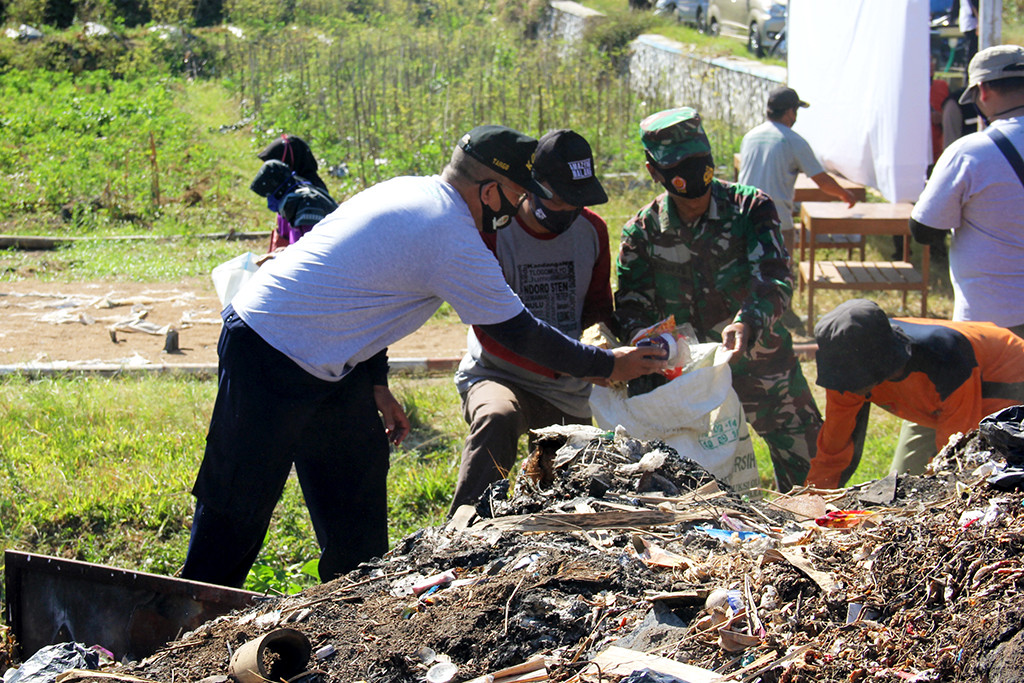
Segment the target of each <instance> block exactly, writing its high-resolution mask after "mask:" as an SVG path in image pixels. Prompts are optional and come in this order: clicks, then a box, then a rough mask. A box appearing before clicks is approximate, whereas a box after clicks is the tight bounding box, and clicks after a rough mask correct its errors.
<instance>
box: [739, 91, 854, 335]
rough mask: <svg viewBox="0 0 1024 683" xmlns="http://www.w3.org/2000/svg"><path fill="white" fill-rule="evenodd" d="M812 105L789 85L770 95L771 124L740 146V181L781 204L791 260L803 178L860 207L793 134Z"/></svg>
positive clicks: (790, 322)
mask: <svg viewBox="0 0 1024 683" xmlns="http://www.w3.org/2000/svg"><path fill="white" fill-rule="evenodd" d="M808 106H810V105H808V104H807V103H806V102H804V101H803V100H801V99H800V97H799V96H798V95H797V94H796V90H793V89H792V88H787V87H785V86H780V87H778V88H775V89H774V90H772V91H771V93H769V95H768V108H767V112H766V116H767V117H768V120H767V121H765V122H764V123H762V124H760V125H759V126H757V127H755V128H752V129H751V130H750V131H749V132H748V133H747V134H746V135H744V136H743V142H742V143H741V144H740V175H739V182H740V184H741V185H752V186H754V187H756V188H758V189H759V190H761V191H763V192H764V193H765V194H767V195H768V196H769V197H771V198H772V200H773V201H774V202H775V206H776V208H778V210H779V227H780V229H781V230H782V238H783V241H784V243H785V245H786V251H788V252H789V255H790V260H791V261H792V256H793V248H794V245H795V244H796V240H795V238H794V226H793V211H794V207H793V197H794V194H795V191H796V190H795V188H796V177H797V175H798V174H799V173H803V174H804V175H806V176H808V177H809V178H810V179H811V180H813V181H814V182H815V183H816V184H817V186H818V187H819V188H821V190H822V192H824V193H825V194H827V195H829V196H831V197H835V198H836V199H838V200H840V201H844V202H846V203H847V205H848V206H853V205H854V204H856V203H857V199H856V198H855V197H854V196H853V194H852V193H851V192H850V191H849V190H847V189H846V188H845V187H843V186H842V185H840V184H839V183H837V182H836V180H835V178H833V177H832V176H830V175H829V174H828V173H826V172H825V169H824V168H823V167H822V165H821V162H819V161H818V159H817V157H815V156H814V152H813V151H812V150H811V146H810V145H809V144H808V143H807V141H806V140H804V139H803V138H802V137H800V135H799V134H798V133H796V132H795V131H794V130H793V124H795V123H796V115H797V111H798V110H799V109H802V108H804V107H808ZM782 320H783V323H784V324H786V326H787V327H794V326H796V327H799V326H800V325H799V320H797V319H796V316H795V315H794V314H793V313H792V311H791V310H789V311H787V312H786V313H785V314H784V315H783V318H782Z"/></svg>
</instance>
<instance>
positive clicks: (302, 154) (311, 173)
mask: <svg viewBox="0 0 1024 683" xmlns="http://www.w3.org/2000/svg"><path fill="white" fill-rule="evenodd" d="M256 156H257V157H259V159H260V160H261V161H263V162H267V161H273V160H276V161H281V162H283V163H285V164H287V165H288V167H289V168H290V169H291V170H292V172H293V173H294V174H295V175H296V176H297V177H298V182H299V183H300V184H301V183H302V181H306V182H308V183H310V184H312V185H314V186H315V187H317V188H319V189H320V190H322V191H323V193H324V194H325V195H327V197H328V198H330V193H329V192H328V191H327V185H326V184H325V183H324V181H323V179H322V178H321V177H320V175H319V174H318V173H317V168H318V164H317V162H316V157H315V156H314V155H313V150H311V149H310V148H309V145H308V144H307V143H306V141H305V140H303V139H302V138H300V137H298V136H297V135H289V134H288V133H283V134H282V135H281V136H280V137H279V138H277V139H276V140H274V141H273V142H271V143H270V144H269V145H267V146H266V147H264V148H263V151H261V152H260V153H259V154H257V155H256ZM261 170H262V169H261ZM332 201H333V199H332ZM306 230H308V227H307V228H306ZM304 232H305V231H302V230H296V228H295V226H293V225H291V224H290V223H289V222H288V220H287V219H286V218H285V217H284V216H283V215H281V213H278V214H277V227H276V228H275V229H274V231H273V232H272V233H270V248H269V249H268V250H267V251H268V252H274V251H277V250H278V249H280V248H283V247H287V246H288V245H289V244H291V243H292V242H294V241H296V240H297V239H298V238H299V237H301V236H302V234H304Z"/></svg>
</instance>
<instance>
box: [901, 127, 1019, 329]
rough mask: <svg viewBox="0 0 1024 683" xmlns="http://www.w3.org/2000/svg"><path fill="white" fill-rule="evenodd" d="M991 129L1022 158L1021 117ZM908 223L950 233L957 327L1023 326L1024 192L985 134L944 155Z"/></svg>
mask: <svg viewBox="0 0 1024 683" xmlns="http://www.w3.org/2000/svg"><path fill="white" fill-rule="evenodd" d="M992 126H993V127H995V128H997V129H998V130H999V131H1001V132H1002V133H1003V135H1005V136H1006V137H1007V138H1009V140H1010V142H1011V143H1013V146H1014V147H1016V148H1017V151H1018V152H1019V153H1021V154H1024V117H1013V118H1008V119H1000V120H997V121H993V122H992ZM910 215H911V216H912V217H913V219H914V220H916V221H917V222H918V223H921V224H923V225H927V226H928V227H930V228H936V229H937V230H952V231H953V237H952V240H950V247H949V275H950V280H951V281H952V283H953V295H954V300H953V320H970V321H975V322H992V323H995V324H996V325H999V326H1001V327H1013V326H1015V325H1020V324H1022V323H1024V187H1022V186H1021V182H1020V180H1019V179H1018V178H1017V174H1016V173H1014V171H1013V168H1012V167H1011V166H1010V162H1008V161H1007V160H1006V157H1005V156H1003V153H1002V152H1000V151H999V148H998V147H996V143H995V142H993V141H992V139H991V138H990V137H989V136H988V134H987V133H984V132H979V133H971V134H970V135H966V136H964V137H962V138H960V139H959V140H956V141H955V142H953V144H951V145H950V146H949V147H947V148H946V149H945V150H944V151H943V152H942V155H941V156H940V157H939V160H938V161H937V162H935V168H934V169H933V170H932V174H931V177H930V178H929V179H928V184H927V185H925V188H924V192H922V193H921V197H920V198H919V199H918V200H917V203H916V204H915V205H914V209H913V211H912V212H911V214H910Z"/></svg>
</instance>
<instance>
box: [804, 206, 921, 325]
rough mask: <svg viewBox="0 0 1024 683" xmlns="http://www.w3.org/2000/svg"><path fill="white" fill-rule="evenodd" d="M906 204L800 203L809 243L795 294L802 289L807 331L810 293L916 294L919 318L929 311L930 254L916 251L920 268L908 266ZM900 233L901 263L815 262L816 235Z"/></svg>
mask: <svg viewBox="0 0 1024 683" xmlns="http://www.w3.org/2000/svg"><path fill="white" fill-rule="evenodd" d="M912 207H913V205H912V204H910V203H899V204H875V203H866V202H865V203H863V204H856V205H854V206H853V208H849V207H847V206H846V204H843V203H842V202H804V203H803V205H802V206H801V207H800V217H801V220H802V221H803V225H804V227H805V228H806V230H807V233H808V236H809V239H808V242H809V245H808V249H807V252H808V258H807V260H806V261H801V263H800V265H799V277H800V291H801V292H802V291H803V290H804V288H805V287H806V289H807V328H808V329H814V318H815V315H814V292H815V291H816V290H818V289H853V290H884V289H892V290H897V291H902V292H903V306H904V308H906V305H907V292H909V291H919V292H921V317H926V316H927V313H928V267H929V259H930V254H929V250H928V249H927V248H923V249H921V250H920V251H921V270H920V272H919V271H917V270H916V269H915V268H914V266H913V264H911V263H910V243H911V241H912V238H911V236H910V225H909V220H910V210H911V208H912ZM821 234H835V235H865V236H866V235H903V236H904V239H903V259H902V260H900V261H819V260H817V259H816V258H815V251H816V250H817V248H818V247H817V246H816V240H815V238H816V236H818V235H821Z"/></svg>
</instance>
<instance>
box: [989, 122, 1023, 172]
mask: <svg viewBox="0 0 1024 683" xmlns="http://www.w3.org/2000/svg"><path fill="white" fill-rule="evenodd" d="M985 132H986V133H988V136H989V137H990V138H992V142H994V143H996V147H998V148H999V151H1000V152H1002V153H1003V156H1004V157H1006V160H1007V161H1009V162H1010V166H1012V167H1013V170H1014V172H1015V173H1016V174H1017V179H1018V180H1020V184H1021V185H1024V160H1022V159H1021V158H1020V154H1018V153H1017V148H1016V147H1014V146H1013V143H1011V142H1010V141H1009V140H1007V139H1006V136H1005V135H1003V134H1002V133H1001V132H1000V131H999V130H997V129H996V128H995V127H994V126H989V127H988V128H986V129H985Z"/></svg>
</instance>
